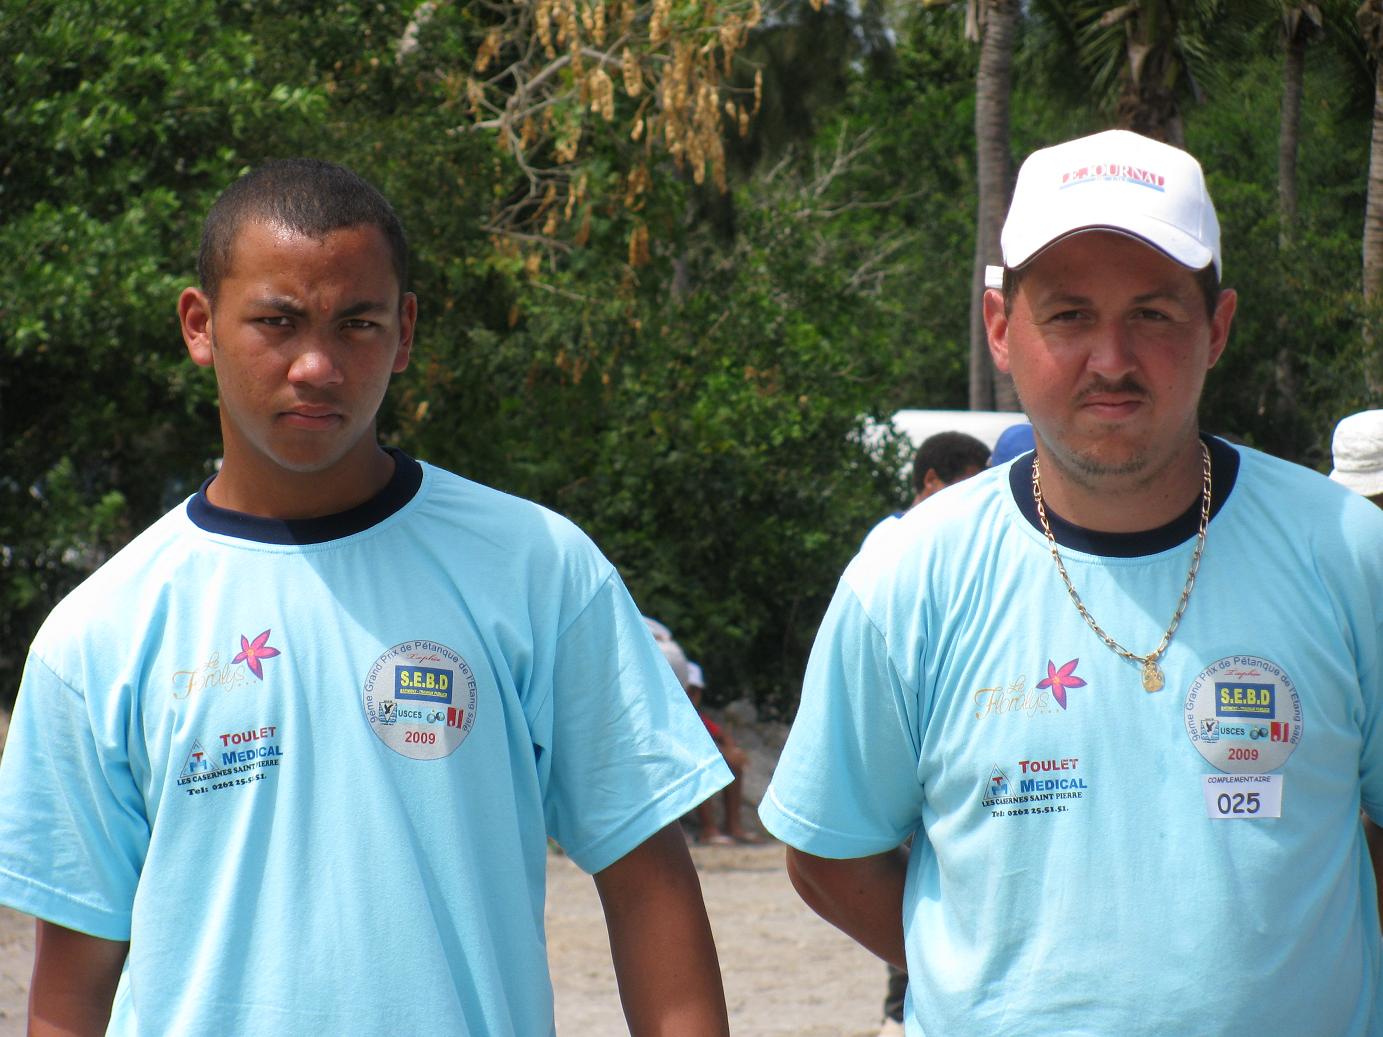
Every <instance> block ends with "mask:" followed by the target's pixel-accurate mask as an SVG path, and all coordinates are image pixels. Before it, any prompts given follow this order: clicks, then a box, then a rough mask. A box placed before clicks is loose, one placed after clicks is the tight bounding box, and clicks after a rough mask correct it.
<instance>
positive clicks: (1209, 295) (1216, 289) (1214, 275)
mask: <svg viewBox="0 0 1383 1037" xmlns="http://www.w3.org/2000/svg"><path fill="white" fill-rule="evenodd" d="M1024 269H1026V268H1019V269H1014V268H1012V267H1007V266H1006V267H1004V289H1003V290H1004V316H1010V315H1011V314H1012V313H1013V300H1014V299H1015V298H1016V297H1017V296H1018V286H1019V285H1020V284H1022V283H1023V271H1024ZM1191 276H1192V277H1194V278H1195V279H1196V286H1197V287H1198V288H1200V290H1201V296H1202V298H1203V299H1204V300H1205V316H1206V319H1207V320H1210V319H1213V318H1214V316H1215V307H1216V306H1218V305H1219V304H1220V275H1219V272H1218V271H1217V270H1216V269H1215V264H1214V263H1209V264H1207V265H1206V266H1203V267H1201V269H1199V270H1192V271H1191Z"/></svg>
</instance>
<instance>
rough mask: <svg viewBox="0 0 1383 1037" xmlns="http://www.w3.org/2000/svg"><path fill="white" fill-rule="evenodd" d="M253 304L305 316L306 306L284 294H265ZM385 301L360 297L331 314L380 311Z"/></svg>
mask: <svg viewBox="0 0 1383 1037" xmlns="http://www.w3.org/2000/svg"><path fill="white" fill-rule="evenodd" d="M255 305H256V306H259V307H262V308H264V309H266V310H274V311H275V312H277V313H282V314H284V315H285V316H288V317H306V316H307V315H308V312H307V308H306V307H304V306H303V305H302V304H301V303H299V302H298V301H297V300H295V299H292V298H290V297H288V296H285V295H266V296H264V297H262V298H260V299H257V300H256V301H255ZM389 308H390V307H389V304H388V303H386V302H377V301H375V300H374V299H361V300H360V301H359V302H353V303H351V304H350V305H349V306H346V307H343V308H342V309H340V310H338V311H337V312H336V313H334V314H332V318H333V319H334V320H349V319H350V318H352V317H359V316H361V315H362V314H366V313H380V312H383V311H387V310H388V309H389Z"/></svg>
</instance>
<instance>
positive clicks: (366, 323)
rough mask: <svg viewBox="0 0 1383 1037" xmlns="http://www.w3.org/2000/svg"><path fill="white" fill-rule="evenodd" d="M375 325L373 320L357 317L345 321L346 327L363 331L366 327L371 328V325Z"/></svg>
mask: <svg viewBox="0 0 1383 1037" xmlns="http://www.w3.org/2000/svg"><path fill="white" fill-rule="evenodd" d="M375 326H376V325H375V322H374V321H372V320H361V319H360V318H358V317H357V318H356V319H354V320H348V321H346V327H348V328H350V329H351V330H352V331H363V330H367V329H369V328H373V327H375Z"/></svg>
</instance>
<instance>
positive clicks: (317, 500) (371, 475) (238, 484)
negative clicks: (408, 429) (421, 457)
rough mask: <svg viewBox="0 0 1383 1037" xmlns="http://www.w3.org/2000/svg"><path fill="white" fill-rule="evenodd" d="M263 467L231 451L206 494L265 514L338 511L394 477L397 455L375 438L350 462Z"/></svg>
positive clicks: (287, 516)
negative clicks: (313, 467) (296, 468)
mask: <svg viewBox="0 0 1383 1037" xmlns="http://www.w3.org/2000/svg"><path fill="white" fill-rule="evenodd" d="M263 468H264V466H259V465H254V464H252V463H247V462H246V461H245V459H243V458H234V457H232V456H229V455H228V456H227V457H226V459H225V461H224V462H223V464H222V467H221V471H220V472H219V473H217V476H216V478H215V479H213V480H212V482H211V484H210V485H209V486H208V487H207V499H208V500H209V501H210V502H211V503H212V504H214V505H216V506H217V507H218V508H225V509H226V510H228V511H238V512H240V513H242V514H245V515H255V516H258V517H260V518H275V519H311V518H322V517H324V516H327V515H338V514H340V513H341V512H344V511H349V510H350V509H351V508H354V507H357V506H359V505H361V504H364V503H365V502H366V501H368V500H370V499H371V498H373V497H374V496H375V495H376V494H378V493H379V492H380V491H381V490H383V489H384V487H385V486H387V485H388V484H389V480H390V479H391V478H392V477H393V474H394V459H393V458H392V457H391V456H390V455H389V454H387V453H386V452H385V451H384V450H383V448H381V447H380V446H378V444H376V443H373V442H372V443H371V444H370V451H369V453H368V455H367V456H366V457H364V458H362V459H360V460H359V461H357V462H355V463H353V464H351V465H349V466H339V465H338V466H334V467H332V468H330V469H326V470H323V471H317V472H285V471H284V470H283V469H280V468H275V467H272V466H271V467H270V468H269V469H268V470H267V471H266V470H263Z"/></svg>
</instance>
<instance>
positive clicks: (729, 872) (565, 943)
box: [0, 707, 884, 1037]
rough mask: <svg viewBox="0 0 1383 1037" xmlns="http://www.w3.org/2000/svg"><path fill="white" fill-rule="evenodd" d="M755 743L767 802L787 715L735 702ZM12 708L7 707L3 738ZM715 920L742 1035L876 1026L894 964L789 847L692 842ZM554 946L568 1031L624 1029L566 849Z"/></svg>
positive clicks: (756, 768)
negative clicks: (844, 922)
mask: <svg viewBox="0 0 1383 1037" xmlns="http://www.w3.org/2000/svg"><path fill="white" fill-rule="evenodd" d="M727 712H728V713H729V714H730V716H729V718H728V719H729V720H730V726H731V729H732V730H734V731H736V733H737V737H738V738H739V740H740V742H741V744H743V745H744V746H745V747H746V749H748V750H749V753H750V757H751V766H750V774H749V775H748V778H747V779H746V788H745V793H746V798H747V799H748V800H750V801H752V802H758V800H759V798H760V797H761V796H762V794H763V788H764V785H765V784H766V782H767V777H768V773H769V772H770V771H771V769H772V763H773V761H774V760H775V759H776V758H777V752H778V750H779V749H780V748H781V746H782V739H783V737H784V735H785V730H784V729H783V728H782V727H781V726H780V725H772V724H756V723H754V722H753V716H752V712H745V711H742V710H741V711H736V710H735V709H734V707H731V708H730V709H729V710H728V711H727ZM7 720H8V717H6V716H4V714H3V713H0V748H3V745H4V728H5V726H6V722H7ZM692 858H693V860H694V861H695V863H696V867H697V872H698V874H699V875H700V877H701V888H702V892H703V894H704V896H705V899H706V907H707V911H708V912H709V914H710V918H711V926H712V928H713V929H714V931H715V936H716V946H717V948H718V951H719V954H720V964H721V973H722V975H723V976H724V980H725V996H726V1001H727V1003H728V1005H729V1008H730V1028H731V1031H732V1032H733V1033H734V1034H736V1035H737V1037H789V1035H790V1037H872V1035H873V1034H875V1033H877V1031H878V1026H879V1011H880V1004H881V1002H882V1000H883V993H884V966H883V964H882V963H880V962H879V961H877V960H876V959H875V958H873V957H872V956H871V955H870V954H869V953H868V952H866V951H864V950H862V949H861V948H859V947H858V946H856V945H855V944H854V943H852V942H851V941H850V940H849V939H847V938H846V937H845V936H843V935H841V934H840V933H839V932H837V931H836V930H835V929H833V928H831V927H830V926H828V925H827V924H826V923H824V922H822V921H821V920H820V919H818V918H817V917H816V916H815V915H814V914H812V913H811V911H810V910H808V909H807V907H806V906H805V905H803V904H802V902H801V901H800V900H799V899H798V897H797V895H796V893H794V892H793V890H792V887H791V886H790V885H789V883H788V880H787V876H786V874H785V873H784V871H783V848H782V846H781V845H780V844H778V843H775V842H773V841H772V840H769V841H767V842H765V843H764V844H763V845H759V846H728V847H722V846H699V845H693V846H692ZM547 927H548V952H549V959H550V962H551V968H552V981H553V987H554V990H555V995H556V1006H557V1032H558V1033H559V1034H561V1035H563V1037H606V1035H610V1037H618V1035H621V1034H625V1033H627V1032H628V1031H627V1029H626V1027H625V1024H624V1017H623V1015H622V1014H621V1012H620V1006H619V995H618V994H617V992H616V989H615V981H614V975H613V973H612V971H611V965H610V948H609V944H608V943H607V942H606V936H605V922H604V918H603V916H602V915H601V911H600V900H599V898H598V897H597V896H596V892H595V885H594V884H593V883H592V882H591V879H590V877H589V876H587V875H585V874H584V873H582V872H581V871H580V870H579V869H578V868H577V867H576V866H575V865H574V864H572V863H571V862H570V861H569V860H567V858H565V857H563V856H562V855H560V854H556V853H554V854H552V855H551V857H550V858H549V861H548V907H547ZM32 961H33V921H32V920H31V919H29V918H28V917H27V916H24V915H18V914H15V913H14V912H13V911H9V910H7V909H4V908H0V1037H21V1035H22V1034H23V1033H24V1023H25V1014H26V1013H25V1008H24V1005H25V998H26V996H27V991H28V983H29V970H30V968H31V965H32Z"/></svg>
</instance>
